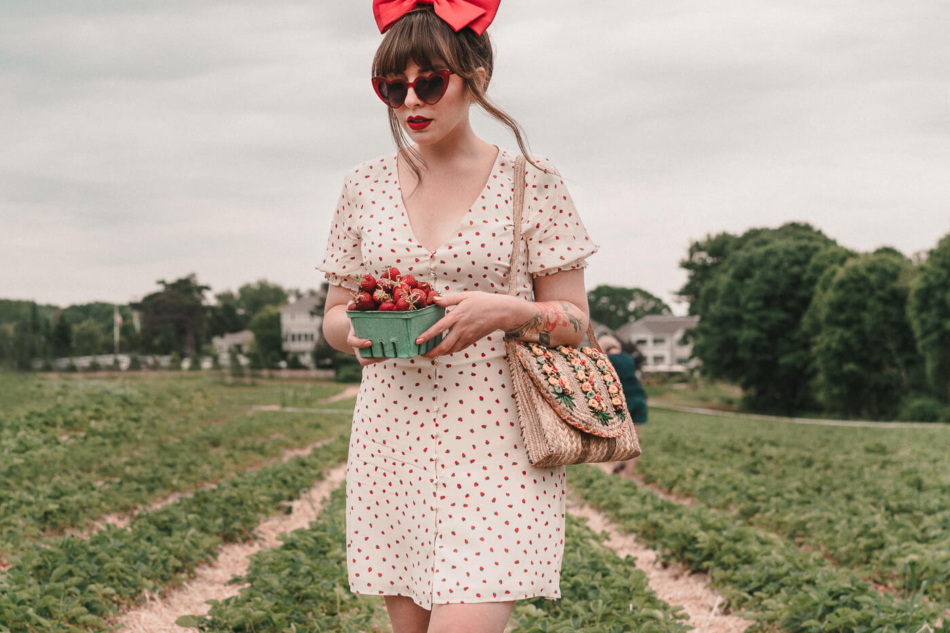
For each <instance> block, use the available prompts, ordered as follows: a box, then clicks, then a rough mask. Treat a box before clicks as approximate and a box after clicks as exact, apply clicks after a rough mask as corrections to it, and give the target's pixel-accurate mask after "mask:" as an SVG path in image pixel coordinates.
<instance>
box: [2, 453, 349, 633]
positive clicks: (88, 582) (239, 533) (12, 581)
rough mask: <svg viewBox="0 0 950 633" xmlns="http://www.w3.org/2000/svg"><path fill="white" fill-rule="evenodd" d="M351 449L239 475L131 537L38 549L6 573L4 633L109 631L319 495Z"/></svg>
mask: <svg viewBox="0 0 950 633" xmlns="http://www.w3.org/2000/svg"><path fill="white" fill-rule="evenodd" d="M346 451H347V438H346V437H340V438H338V439H337V440H336V441H334V442H332V443H330V444H327V445H325V446H322V447H319V448H317V449H316V450H315V451H314V452H313V453H311V454H310V455H309V456H307V457H298V458H295V459H293V460H290V461H287V462H284V463H277V464H274V465H271V466H268V467H266V468H263V469H261V470H256V471H249V472H244V473H241V474H239V475H237V476H235V477H234V478H233V479H230V480H228V481H225V482H224V483H222V484H221V485H220V486H218V487H217V488H216V489H214V490H207V491H199V492H197V493H196V494H195V495H194V496H192V497H187V498H183V499H181V500H179V501H178V502H176V503H174V504H172V505H169V506H167V507H165V508H162V509H161V510H157V511H154V512H148V513H143V514H140V515H139V516H137V517H136V518H135V519H134V520H133V521H132V523H131V525H130V526H129V528H128V529H125V530H122V529H117V528H114V527H109V528H106V529H105V530H102V531H100V532H97V533H95V534H93V535H92V536H91V537H90V538H89V539H88V540H83V539H79V538H75V537H71V536H67V537H61V538H57V539H52V540H50V541H48V542H46V543H44V544H43V545H42V546H40V545H39V544H34V545H32V546H31V547H29V548H27V549H25V550H23V551H21V552H19V553H18V554H17V555H16V557H15V558H14V559H12V560H11V562H10V565H9V569H8V570H7V573H5V574H0V631H10V632H11V633H26V632H34V631H35V632H40V631H42V632H43V633H61V632H67V631H68V632H75V631H76V630H77V627H79V628H82V629H87V630H90V631H105V630H107V629H108V619H109V618H110V616H114V615H116V614H117V613H118V611H119V609H120V608H121V607H122V606H124V605H130V604H133V603H135V602H136V600H138V599H140V597H141V594H142V592H144V591H145V590H149V591H157V590H160V589H162V588H164V587H169V586H174V585H177V584H178V583H180V582H181V581H182V580H183V579H184V578H185V577H187V576H188V575H189V574H191V573H193V571H194V569H195V567H196V566H197V565H199V564H200V563H202V562H205V561H208V560H210V559H213V558H214V557H215V555H216V551H217V549H218V548H219V546H220V545H221V544H222V543H229V542H242V541H247V540H249V539H251V538H252V536H253V530H254V528H255V527H256V526H257V524H258V523H259V522H260V521H261V520H262V519H263V518H264V517H266V516H267V515H269V514H272V513H273V512H275V511H278V510H280V509H281V508H283V507H285V506H284V504H285V503H286V502H288V501H291V500H293V499H295V498H298V497H299V496H300V494H301V493H302V492H304V491H306V490H308V489H309V488H311V487H312V486H313V484H314V482H315V481H316V480H318V479H320V478H321V477H322V473H323V471H324V470H325V469H326V468H327V467H328V466H330V465H333V464H336V463H339V462H341V461H342V460H343V459H344V458H345V456H346Z"/></svg>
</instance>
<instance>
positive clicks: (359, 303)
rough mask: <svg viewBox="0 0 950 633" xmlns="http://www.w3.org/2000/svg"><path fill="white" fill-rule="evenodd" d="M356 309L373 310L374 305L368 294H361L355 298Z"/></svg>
mask: <svg viewBox="0 0 950 633" xmlns="http://www.w3.org/2000/svg"><path fill="white" fill-rule="evenodd" d="M356 309H357V310H375V309H376V303H375V302H374V301H373V297H372V296H370V294H369V293H368V292H361V293H359V294H358V295H357V296H356Z"/></svg>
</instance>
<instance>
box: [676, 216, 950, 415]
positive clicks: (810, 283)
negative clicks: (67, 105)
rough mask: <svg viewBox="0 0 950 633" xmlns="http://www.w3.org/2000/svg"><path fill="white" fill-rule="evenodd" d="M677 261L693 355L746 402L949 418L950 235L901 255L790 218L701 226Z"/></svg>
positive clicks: (781, 408)
mask: <svg viewBox="0 0 950 633" xmlns="http://www.w3.org/2000/svg"><path fill="white" fill-rule="evenodd" d="M680 266H681V267H682V268H683V269H685V270H686V271H687V274H688V277H687V282H686V284H685V285H684V286H683V287H682V288H681V289H680V290H679V293H678V294H679V295H680V296H681V297H682V298H683V299H685V300H686V301H688V302H689V311H690V314H694V315H698V316H699V317H700V321H699V325H698V327H697V328H696V329H695V330H694V331H693V332H692V336H693V338H694V355H695V356H697V357H698V358H699V359H700V360H702V363H703V371H704V372H706V373H707V374H708V375H710V376H712V377H714V378H721V379H726V380H730V381H734V382H737V383H739V385H740V386H741V387H742V388H743V391H744V393H745V399H746V404H747V406H748V407H749V408H751V409H755V410H759V411H766V412H781V413H786V414H787V413H796V412H809V411H822V412H828V413H834V414H838V415H842V416H847V417H862V418H871V419H885V418H898V419H915V420H927V421H937V420H941V421H950V235H947V236H945V237H944V238H943V239H941V240H940V241H939V243H938V244H937V245H936V246H935V247H934V248H933V249H932V250H930V251H929V252H928V253H926V254H920V255H918V256H916V257H915V258H914V259H910V258H908V257H906V256H905V255H904V254H902V253H901V252H899V251H897V250H896V249H893V248H890V247H884V248H880V249H878V250H876V251H874V252H872V253H858V252H855V251H853V250H850V249H848V248H845V247H843V246H841V245H839V244H838V243H837V242H836V241H835V240H833V239H831V238H829V237H827V236H826V235H824V234H823V233H822V232H821V231H819V230H817V229H815V228H814V227H812V226H810V225H808V224H801V223H789V224H785V225H783V226H781V227H779V228H776V229H768V228H756V229H751V230H749V231H746V232H745V233H743V234H741V235H734V234H731V233H726V232H724V233H719V234H717V235H707V236H706V237H705V238H703V239H701V240H697V241H695V242H693V243H692V244H691V245H690V247H689V251H688V253H687V256H686V257H685V258H684V259H683V260H682V261H681V262H680Z"/></svg>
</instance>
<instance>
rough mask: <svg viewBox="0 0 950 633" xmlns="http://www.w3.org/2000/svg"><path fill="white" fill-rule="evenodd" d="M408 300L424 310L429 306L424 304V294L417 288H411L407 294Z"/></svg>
mask: <svg viewBox="0 0 950 633" xmlns="http://www.w3.org/2000/svg"><path fill="white" fill-rule="evenodd" d="M409 298H410V299H411V300H412V301H413V302H414V303H415V304H416V306H418V307H419V308H424V307H426V306H427V305H429V304H428V303H427V302H426V293H424V292H423V291H422V290H420V289H418V288H413V289H412V291H411V292H410V293H409Z"/></svg>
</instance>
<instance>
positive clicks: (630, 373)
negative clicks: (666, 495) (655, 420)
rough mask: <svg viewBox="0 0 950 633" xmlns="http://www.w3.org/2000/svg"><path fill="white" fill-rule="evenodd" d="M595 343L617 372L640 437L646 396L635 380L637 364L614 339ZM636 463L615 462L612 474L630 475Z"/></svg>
mask: <svg viewBox="0 0 950 633" xmlns="http://www.w3.org/2000/svg"><path fill="white" fill-rule="evenodd" d="M597 342H598V343H599V344H600V347H601V349H603V350H604V353H606V354H607V358H608V359H609V360H610V363H611V364H612V365H613V366H614V369H616V370H617V377H618V378H619V379H620V386H621V387H622V388H623V395H624V398H626V400H627V409H629V411H630V417H631V419H632V420H633V425H634V428H636V430H637V437H642V436H641V432H642V429H643V425H644V424H646V423H647V394H646V391H644V389H643V385H641V384H640V381H639V380H637V364H636V362H635V361H634V360H633V356H631V355H630V354H625V353H624V352H623V350H622V349H621V347H620V341H618V340H617V339H616V338H614V337H612V336H609V335H607V336H602V337H600V338H599V339H597ZM636 463H637V460H636V458H634V459H630V460H627V461H624V462H617V463H616V465H615V466H614V472H615V473H620V472H624V471H627V472H628V473H629V474H632V473H633V469H634V468H635V467H636Z"/></svg>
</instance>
